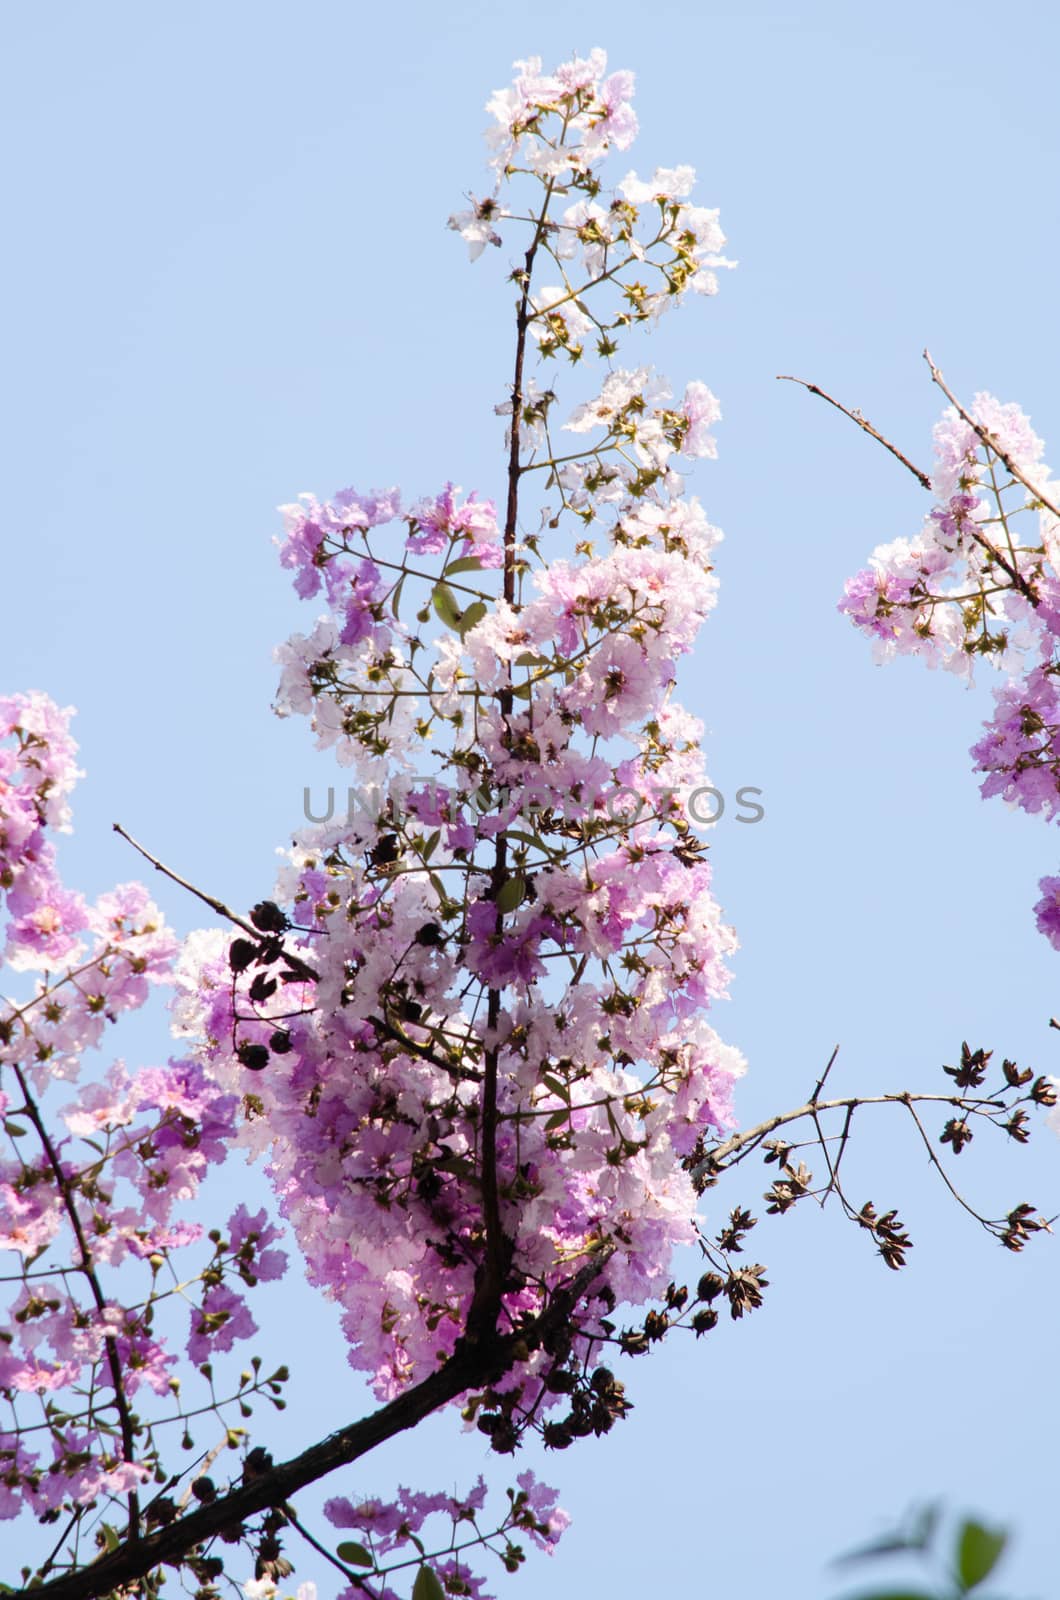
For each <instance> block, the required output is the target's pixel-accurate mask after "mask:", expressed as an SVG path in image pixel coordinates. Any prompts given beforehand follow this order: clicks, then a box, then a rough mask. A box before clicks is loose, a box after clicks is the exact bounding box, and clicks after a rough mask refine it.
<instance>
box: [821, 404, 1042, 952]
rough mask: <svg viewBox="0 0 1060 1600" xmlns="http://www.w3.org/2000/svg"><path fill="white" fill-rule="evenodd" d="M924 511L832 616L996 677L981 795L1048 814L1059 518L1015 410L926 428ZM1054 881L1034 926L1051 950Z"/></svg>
mask: <svg viewBox="0 0 1060 1600" xmlns="http://www.w3.org/2000/svg"><path fill="white" fill-rule="evenodd" d="M934 445H935V462H934V471H933V474H932V477H931V487H932V491H933V494H934V496H935V503H934V505H933V506H932V508H931V510H930V511H929V513H928V515H927V516H926V518H925V519H924V522H923V524H922V526H921V529H920V531H919V533H918V534H917V535H916V536H915V537H913V538H912V539H897V540H895V541H893V542H892V543H891V544H888V545H881V546H880V547H879V548H878V549H877V550H876V551H874V553H873V555H872V557H871V565H870V566H869V567H868V568H866V569H865V570H864V571H862V572H860V573H858V574H857V575H856V576H855V577H853V578H851V579H850V580H849V581H848V582H847V584H846V591H845V595H844V598H843V599H842V600H841V601H840V605H839V609H840V610H841V611H842V612H845V613H846V615H848V616H849V617H850V619H851V621H852V622H853V623H854V624H855V626H856V627H858V628H859V629H860V630H861V631H862V632H863V633H865V634H867V635H868V636H869V637H870V638H871V639H872V641H873V648H874V653H875V655H876V658H877V660H886V659H889V658H890V657H892V656H894V655H897V654H906V655H916V656H919V657H920V658H921V660H923V661H925V662H926V663H927V665H928V666H932V667H934V666H943V667H945V668H946V669H947V670H949V671H951V672H954V673H956V674H957V675H958V676H960V677H963V678H964V679H965V680H966V681H971V679H972V676H973V673H974V668H975V665H976V664H977V663H978V662H983V661H985V662H986V663H987V664H988V665H989V666H991V667H993V668H994V669H995V670H997V671H999V672H1000V673H1002V674H1003V675H1004V677H1005V680H1006V681H1005V682H1004V683H1003V684H1001V685H1000V686H999V687H998V688H996V689H995V691H994V712H993V715H992V716H991V717H990V718H989V719H988V721H987V722H986V724H985V727H984V730H983V734H982V736H981V737H980V738H979V739H978V740H977V741H976V743H975V744H974V745H973V746H972V750H971V755H972V759H973V762H974V766H975V770H976V771H977V772H980V773H983V774H985V776H984V778H983V781H982V784H981V792H982V794H983V796H984V798H990V797H992V796H995V795H999V796H1001V798H1002V799H1004V800H1005V801H1006V802H1007V803H1008V804H1009V805H1013V806H1020V807H1022V809H1024V810H1025V811H1029V812H1031V813H1032V814H1036V815H1039V816H1041V817H1043V818H1044V820H1046V821H1052V820H1054V819H1055V818H1056V817H1058V816H1060V742H1058V739H1060V703H1058V696H1057V687H1056V684H1057V674H1058V672H1060V652H1058V642H1060V567H1058V564H1057V561H1058V557H1060V541H1058V529H1060V517H1058V516H1057V513H1056V498H1057V496H1056V489H1055V487H1054V484H1053V480H1052V477H1051V474H1050V471H1049V468H1048V466H1047V465H1046V463H1045V461H1044V459H1043V457H1044V450H1045V446H1044V444H1043V442H1042V440H1041V439H1040V438H1039V437H1038V435H1037V434H1036V433H1035V431H1034V429H1033V428H1032V427H1031V425H1030V421H1029V420H1028V418H1027V417H1026V415H1025V414H1024V413H1023V412H1022V411H1021V410H1020V408H1019V407H1018V406H1016V405H1013V404H1002V403H1001V402H1000V401H998V400H997V399H995V398H994V396H992V395H990V394H985V393H984V394H978V395H976V397H975V401H974V403H973V405H972V406H971V408H970V410H969V411H968V412H967V414H966V415H962V414H961V412H960V410H958V409H957V408H956V407H955V406H950V407H948V408H947V410H946V411H945V412H944V413H943V416H942V417H941V419H940V420H939V422H938V423H937V424H936V426H935V430H934ZM1056 882H1057V880H1056V879H1054V878H1043V879H1042V881H1041V885H1040V887H1041V889H1042V898H1041V900H1040V901H1039V902H1038V904H1037V906H1036V907H1035V915H1036V919H1037V924H1038V927H1039V928H1040V930H1041V931H1042V932H1043V933H1044V934H1045V935H1046V936H1047V937H1048V938H1049V940H1050V941H1051V942H1052V943H1053V944H1055V945H1057V947H1058V948H1060V936H1058V932H1057V930H1058V926H1060V919H1058V916H1057V911H1056V890H1055V886H1056Z"/></svg>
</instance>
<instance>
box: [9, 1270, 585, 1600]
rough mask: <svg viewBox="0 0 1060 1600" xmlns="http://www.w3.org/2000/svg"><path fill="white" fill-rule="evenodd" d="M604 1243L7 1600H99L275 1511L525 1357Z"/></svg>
mask: <svg viewBox="0 0 1060 1600" xmlns="http://www.w3.org/2000/svg"><path fill="white" fill-rule="evenodd" d="M612 1248H613V1247H612ZM612 1248H608V1249H604V1250H600V1251H597V1252H596V1253H595V1254H594V1256H593V1258H592V1260H590V1261H589V1262H587V1263H586V1265H585V1266H583V1267H582V1268H581V1270H580V1271H579V1272H577V1273H576V1274H575V1275H574V1277H573V1278H572V1279H571V1280H570V1281H569V1282H568V1283H567V1284H566V1285H565V1286H564V1287H563V1288H561V1289H557V1290H556V1291H555V1292H554V1293H553V1295H552V1297H551V1299H550V1300H549V1303H548V1305H547V1306H546V1308H545V1310H544V1311H543V1312H542V1313H541V1314H540V1316H538V1317H536V1318H535V1319H534V1320H533V1322H531V1323H530V1324H529V1325H528V1326H527V1327H525V1328H521V1329H519V1330H518V1331H517V1332H515V1333H513V1334H509V1335H507V1336H505V1337H503V1338H498V1337H495V1338H494V1339H493V1340H483V1339H478V1340H476V1341H474V1342H471V1341H469V1340H468V1339H466V1338H465V1339H463V1340H461V1341H460V1343H459V1344H458V1345H457V1348H456V1350H455V1351H454V1353H453V1355H452V1356H451V1357H450V1358H449V1360H448V1361H447V1362H446V1363H445V1365H444V1366H442V1367H439V1369H438V1371H437V1372H432V1373H431V1375H430V1377H428V1378H425V1379H424V1380H423V1382H422V1383H418V1384H416V1385H415V1386H414V1387H413V1388H411V1389H408V1390H406V1392H405V1393H404V1394H402V1395H399V1396H398V1397H397V1399H396V1400H391V1401H390V1403H389V1404H388V1405H385V1406H382V1407H380V1409H379V1410H378V1411H375V1412H373V1413H372V1414H371V1415H370V1416H367V1417H362V1418H361V1419H360V1420H359V1421H358V1422H353V1423H350V1424H349V1426H347V1427H345V1428H340V1429H339V1430H338V1432H336V1433H333V1434H330V1435H329V1436H328V1437H327V1438H326V1439H323V1440H321V1441H320V1442H319V1443H318V1444H315V1445H312V1446H311V1447H310V1448H309V1449H308V1450H304V1451H303V1452H302V1453H301V1455H298V1456H295V1457H293V1458H292V1459H291V1460H290V1461H284V1462H281V1463H280V1464H279V1465H275V1466H271V1467H269V1468H267V1469H266V1470H265V1471H264V1472H262V1473H260V1474H256V1475H255V1476H254V1477H252V1478H251V1479H249V1480H248V1481H247V1482H245V1483H243V1484H242V1485H240V1487H239V1488H237V1489H232V1490H230V1491H229V1493H228V1494H226V1495H222V1496H220V1497H219V1498H218V1499H217V1500H215V1501H212V1502H211V1503H210V1504H209V1505H205V1506H201V1507H199V1508H198V1509H197V1510H195V1511H193V1512H191V1513H190V1514H189V1515H187V1516H184V1517H180V1518H179V1519H178V1520H177V1521H176V1522H171V1523H169V1524H168V1525H167V1526H166V1527H164V1528H159V1529H158V1530H157V1531H156V1532H154V1533H151V1534H148V1535H147V1536H146V1537H145V1538H142V1539H140V1540H138V1541H137V1542H136V1543H133V1542H132V1541H129V1542H127V1543H126V1544H124V1545H123V1546H122V1547H121V1548H120V1549H118V1550H115V1551H114V1552H113V1553H112V1554H110V1555H105V1556H101V1557H100V1559H99V1560H98V1561H94V1562H93V1563H92V1564H91V1565H90V1566H87V1567H82V1568H80V1569H79V1570H78V1571H76V1572H70V1573H65V1574H64V1575H63V1576H62V1577H59V1578H54V1579H53V1580H52V1581H51V1582H50V1583H44V1584H39V1583H38V1584H35V1585H34V1586H32V1587H31V1588H29V1589H22V1590H18V1591H16V1592H15V1593H13V1595H12V1596H11V1600H100V1597H101V1596H108V1595H110V1594H111V1593H112V1591H114V1590H116V1589H120V1588H122V1587H123V1586H126V1585H128V1584H131V1583H135V1582H136V1581H137V1579H139V1578H143V1577H145V1576H146V1575H147V1573H149V1572H151V1571H152V1570H153V1569H154V1568H155V1567H158V1566H162V1565H168V1566H178V1567H179V1566H180V1564H181V1562H182V1561H183V1559H184V1557H185V1556H187V1555H188V1554H189V1553H190V1552H191V1551H192V1550H194V1549H195V1548H196V1546H198V1545H201V1544H203V1543H204V1542H205V1541H206V1540H208V1539H213V1538H215V1537H216V1536H217V1535H218V1534H224V1533H226V1532H232V1531H234V1530H235V1529H237V1528H239V1527H240V1526H241V1525H242V1524H243V1523H244V1522H246V1521H247V1520H248V1519H249V1518H250V1517H253V1516H255V1515H257V1513H259V1512H261V1511H268V1510H271V1509H272V1508H273V1507H275V1506H278V1507H280V1508H281V1509H282V1507H283V1505H284V1503H285V1502H286V1501H287V1500H289V1499H290V1497H291V1496H292V1495H294V1494H296V1493H297V1492H298V1490H299V1489H304V1488H305V1487H306V1485H307V1484H310V1483H315V1482H316V1481H317V1480H318V1479H320V1478H323V1477H326V1476H327V1475H328V1474H329V1473H332V1472H334V1471H336V1470H337V1469H338V1468H339V1467H344V1466H348V1465H349V1463H350V1462H351V1461H356V1460H358V1459H359V1458H360V1457H361V1456H363V1455H367V1454H368V1452H369V1451H371V1450H374V1449H375V1448H376V1446H377V1445H380V1444H382V1443H384V1441H385V1440H387V1439H392V1438H394V1437H395V1435H396V1434H399V1433H403V1432H405V1431H406V1430H407V1429H409V1428H414V1427H416V1426H417V1424H418V1423H420V1422H422V1421H423V1420H424V1418H425V1417H428V1416H429V1415H430V1414H431V1412H432V1411H437V1410H438V1408H439V1407H440V1406H444V1405H446V1404H448V1402H449V1401H451V1400H455V1399H456V1397H457V1396H458V1395H460V1394H463V1393H464V1392H465V1390H467V1389H471V1388H475V1387H477V1386H478V1385H480V1384H482V1383H488V1382H493V1381H495V1380H496V1379H497V1378H498V1377H500V1376H501V1375H502V1374H503V1373H504V1372H507V1371H508V1370H509V1369H510V1368H511V1367H512V1366H513V1365H514V1364H515V1362H516V1361H517V1360H520V1359H525V1352H526V1351H527V1350H531V1351H532V1350H534V1349H536V1348H538V1347H539V1346H540V1345H541V1344H542V1343H543V1342H544V1340H546V1339H547V1338H548V1336H549V1335H550V1334H551V1333H552V1332H554V1331H555V1330H556V1329H557V1328H559V1327H562V1326H563V1325H564V1324H566V1323H567V1322H569V1321H570V1319H571V1316H572V1315H573V1313H574V1310H575V1308H576V1307H577V1305H578V1302H579V1301H580V1300H581V1299H582V1297H583V1295H584V1294H585V1292H586V1290H587V1289H588V1288H589V1286H590V1284H591V1283H592V1282H593V1280H594V1279H595V1278H597V1277H598V1276H599V1275H600V1273H601V1271H602V1270H603V1268H604V1266H605V1265H606V1263H607V1261H608V1259H609V1257H610V1255H611V1253H612Z"/></svg>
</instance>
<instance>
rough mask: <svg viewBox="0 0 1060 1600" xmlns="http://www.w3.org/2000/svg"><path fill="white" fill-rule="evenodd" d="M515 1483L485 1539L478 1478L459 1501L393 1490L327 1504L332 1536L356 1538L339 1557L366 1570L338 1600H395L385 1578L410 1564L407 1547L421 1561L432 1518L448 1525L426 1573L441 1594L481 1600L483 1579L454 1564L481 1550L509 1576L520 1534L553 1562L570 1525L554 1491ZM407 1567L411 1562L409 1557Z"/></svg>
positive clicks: (519, 1551) (528, 1478)
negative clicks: (345, 1532) (363, 1597)
mask: <svg viewBox="0 0 1060 1600" xmlns="http://www.w3.org/2000/svg"><path fill="white" fill-rule="evenodd" d="M516 1482H517V1484H518V1488H517V1489H509V1490H508V1509H507V1512H506V1513H505V1516H504V1518H503V1519H502V1521H501V1523H500V1525H499V1526H498V1527H495V1528H492V1529H490V1531H489V1532H488V1533H483V1531H482V1529H481V1525H480V1521H481V1513H482V1510H483V1508H484V1506H485V1504H486V1484H485V1482H484V1480H483V1479H482V1478H479V1479H478V1481H477V1483H476V1484H475V1487H474V1488H473V1489H472V1490H471V1491H470V1492H469V1493H468V1494H466V1495H464V1496H456V1495H450V1494H423V1493H419V1492H413V1491H412V1490H409V1489H405V1488H399V1489H398V1491H397V1494H396V1495H394V1496H392V1497H388V1498H387V1499H386V1500H380V1499H378V1498H376V1497H374V1496H373V1497H369V1498H368V1499H363V1500H359V1501H357V1502H354V1501H351V1500H349V1499H348V1498H346V1497H345V1496H342V1497H339V1498H335V1499H331V1500H329V1501H327V1503H326V1504H325V1506H324V1514H325V1516H326V1517H327V1518H328V1520H329V1521H330V1522H331V1523H332V1524H333V1525H334V1526H335V1527H336V1528H342V1529H349V1530H352V1531H353V1532H355V1533H356V1534H357V1535H358V1538H357V1540H356V1541H355V1542H350V1543H346V1544H343V1545H340V1546H339V1551H340V1553H341V1554H343V1555H344V1556H345V1557H346V1559H347V1560H351V1561H353V1560H355V1561H356V1564H357V1566H358V1567H360V1568H362V1569H363V1568H369V1569H370V1572H369V1573H368V1574H367V1575H366V1576H365V1578H364V1579H363V1580H362V1582H361V1583H358V1585H357V1586H356V1587H354V1586H351V1587H350V1588H349V1589H348V1590H346V1591H344V1593H343V1595H342V1596H341V1597H340V1600H356V1596H357V1594H358V1592H361V1593H363V1592H364V1591H365V1589H367V1591H368V1592H369V1593H370V1594H371V1595H372V1597H373V1600H399V1597H398V1594H397V1592H396V1591H395V1590H394V1589H392V1588H391V1587H390V1585H389V1583H388V1582H387V1578H388V1576H389V1574H390V1573H391V1572H392V1571H395V1570H401V1569H402V1568H403V1567H407V1566H408V1565H409V1564H410V1563H409V1561H408V1559H407V1558H406V1557H405V1555H404V1553H405V1552H407V1551H408V1550H409V1547H410V1546H411V1547H412V1548H413V1549H414V1550H415V1551H417V1552H418V1554H419V1556H420V1557H421V1558H422V1556H423V1554H424V1551H425V1548H426V1544H427V1542H428V1541H430V1540H431V1536H430V1534H428V1533H427V1532H426V1531H425V1524H428V1523H429V1522H430V1520H431V1519H432V1518H441V1519H443V1524H444V1522H445V1521H448V1523H449V1533H448V1539H447V1540H446V1542H445V1543H444V1544H442V1545H441V1546H440V1547H439V1548H438V1550H437V1552H436V1553H435V1554H433V1555H432V1556H431V1559H430V1570H431V1571H432V1572H433V1573H434V1574H435V1575H436V1576H437V1577H438V1578H439V1579H440V1580H441V1584H442V1586H443V1588H444V1590H445V1592H447V1593H452V1594H465V1595H470V1596H472V1597H473V1600H488V1596H487V1594H486V1590H485V1586H484V1582H483V1579H482V1578H480V1577H478V1576H476V1574H475V1573H473V1572H472V1571H470V1570H469V1568H468V1566H467V1563H466V1561H465V1560H462V1559H461V1557H462V1553H463V1552H464V1551H465V1550H467V1549H469V1548H474V1547H475V1546H477V1545H486V1547H487V1548H489V1549H490V1550H492V1551H493V1552H494V1554H496V1555H497V1556H498V1557H499V1558H500V1560H501V1562H502V1563H503V1565H504V1567H505V1569H506V1570H507V1571H508V1572H516V1571H518V1569H519V1567H520V1566H521V1565H522V1563H523V1561H524V1560H525V1552H524V1550H523V1547H522V1545H521V1544H519V1543H517V1542H516V1540H517V1537H518V1535H519V1534H525V1535H526V1536H527V1537H528V1538H529V1540H530V1543H531V1544H532V1545H534V1546H535V1548H537V1549H538V1550H542V1551H544V1552H545V1553H546V1554H547V1555H552V1553H553V1552H554V1550H555V1548H556V1545H557V1544H558V1543H559V1540H560V1538H561V1537H562V1535H563V1532H564V1530H565V1529H566V1528H567V1527H569V1525H570V1518H569V1517H568V1515H567V1513H566V1512H565V1511H564V1510H563V1509H562V1508H561V1507H560V1506H558V1505H557V1504H556V1500H557V1494H556V1491H555V1489H550V1488H549V1487H548V1485H547V1484H544V1483H539V1482H538V1481H537V1479H536V1478H535V1476H534V1474H533V1473H532V1472H521V1473H520V1474H519V1477H518V1478H517V1480H516ZM499 1541H503V1543H500V1542H499ZM432 1542H433V1541H432ZM395 1557H397V1558H398V1559H395ZM412 1559H413V1561H415V1560H416V1557H415V1556H414V1557H413V1558H412Z"/></svg>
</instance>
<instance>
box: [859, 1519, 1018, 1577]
mask: <svg viewBox="0 0 1060 1600" xmlns="http://www.w3.org/2000/svg"><path fill="white" fill-rule="evenodd" d="M940 1521H941V1515H940V1509H939V1507H938V1506H926V1507H922V1508H921V1509H920V1510H919V1511H917V1512H915V1513H914V1515H913V1516H912V1518H911V1519H910V1522H909V1524H908V1526H907V1527H905V1528H899V1529H898V1530H897V1531H896V1532H894V1533H891V1534H886V1535H885V1536H884V1537H883V1538H882V1539H876V1540H874V1541H873V1542H872V1543H871V1544H867V1545H861V1546H859V1547H858V1548H857V1549H856V1550H852V1551H850V1552H849V1553H848V1554H847V1555H844V1556H840V1557H839V1559H838V1562H837V1563H836V1564H837V1565H843V1566H847V1565H853V1564H859V1565H860V1564H861V1563H864V1562H879V1561H883V1560H887V1559H888V1558H891V1557H895V1556H913V1557H914V1558H916V1559H918V1560H919V1561H920V1563H921V1564H922V1565H923V1566H925V1567H927V1568H928V1569H929V1571H930V1568H931V1567H932V1566H933V1565H934V1567H935V1568H936V1570H940V1577H939V1578H938V1580H937V1581H936V1582H935V1583H934V1584H930V1582H929V1585H928V1587H923V1586H922V1585H921V1584H920V1583H917V1584H916V1585H915V1586H912V1587H911V1586H910V1585H909V1584H907V1583H905V1582H901V1583H898V1584H897V1585H892V1584H885V1585H884V1586H883V1587H882V1588H874V1589H861V1590H857V1591H856V1592H854V1593H852V1594H847V1595H844V1596H843V1597H842V1600H963V1597H964V1596H966V1595H970V1594H972V1593H973V1592H975V1591H979V1590H981V1586H982V1584H984V1583H985V1582H986V1580H987V1578H989V1577H990V1575H991V1573H992V1572H993V1571H994V1569H995V1567H996V1566H997V1564H998V1562H999V1561H1000V1560H1001V1557H1002V1555H1003V1554H1004V1552H1005V1549H1006V1547H1007V1545H1008V1535H1007V1534H1006V1533H1003V1532H1001V1531H1000V1530H998V1529H994V1528H988V1527H986V1526H985V1525H984V1524H983V1523H981V1522H977V1521H976V1520H975V1519H974V1518H968V1519H967V1520H965V1521H962V1522H960V1523H959V1524H958V1526H957V1529H956V1532H955V1534H954V1536H953V1539H952V1544H951V1549H952V1555H951V1557H950V1558H949V1559H947V1558H946V1556H945V1555H944V1553H943V1547H944V1544H945V1541H944V1539H943V1537H942V1536H941V1535H940V1526H939V1525H940ZM982 1600H986V1596H985V1595H983V1597H982ZM992 1600H1001V1596H999V1595H994V1596H992Z"/></svg>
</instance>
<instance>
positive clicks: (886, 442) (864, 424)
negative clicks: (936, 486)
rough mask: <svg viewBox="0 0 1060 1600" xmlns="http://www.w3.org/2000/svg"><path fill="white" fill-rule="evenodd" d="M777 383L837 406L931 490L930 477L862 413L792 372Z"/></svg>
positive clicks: (779, 377) (838, 409)
mask: <svg viewBox="0 0 1060 1600" xmlns="http://www.w3.org/2000/svg"><path fill="white" fill-rule="evenodd" d="M777 381H778V383H798V384H801V385H802V387H803V388H804V389H808V390H809V391H810V393H811V394H815V395H818V396H819V397H820V398H821V399H822V400H827V401H828V404H829V405H830V406H835V408H836V410H837V411H841V412H842V413H843V415H844V417H849V418H850V420H851V422H856V423H857V425H858V427H859V428H861V430H862V431H863V432H864V433H867V434H869V435H870V436H871V437H872V438H873V439H875V440H876V441H877V443H878V444H882V445H883V447H884V449H885V450H889V451H890V452H891V454H892V456H894V457H895V459H896V460H898V461H900V462H901V463H902V466H903V467H905V468H906V469H907V470H908V471H909V472H911V473H912V474H913V477H914V478H915V479H916V480H917V482H918V483H919V484H920V487H921V488H922V489H927V490H930V488H931V479H930V478H929V477H928V475H927V473H926V472H921V470H920V468H919V467H914V465H913V463H912V462H911V461H910V459H909V457H908V456H904V455H903V454H902V452H901V451H900V450H899V448H898V446H897V445H896V444H892V443H891V441H890V439H888V438H886V437H885V436H884V435H883V434H882V433H881V432H880V430H879V429H878V428H874V427H873V425H872V423H871V422H870V421H869V419H868V417H863V416H862V414H861V412H860V411H858V410H857V409H856V408H855V409H854V410H853V411H851V410H850V408H849V407H848V406H845V405H843V404H842V403H841V402H840V401H839V400H834V399H833V398H832V396H831V395H830V394H826V393H825V391H824V390H823V389H822V388H821V387H820V385H819V384H816V383H807V382H806V379H805V378H793V377H792V375H791V373H790V372H778V373H777Z"/></svg>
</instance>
